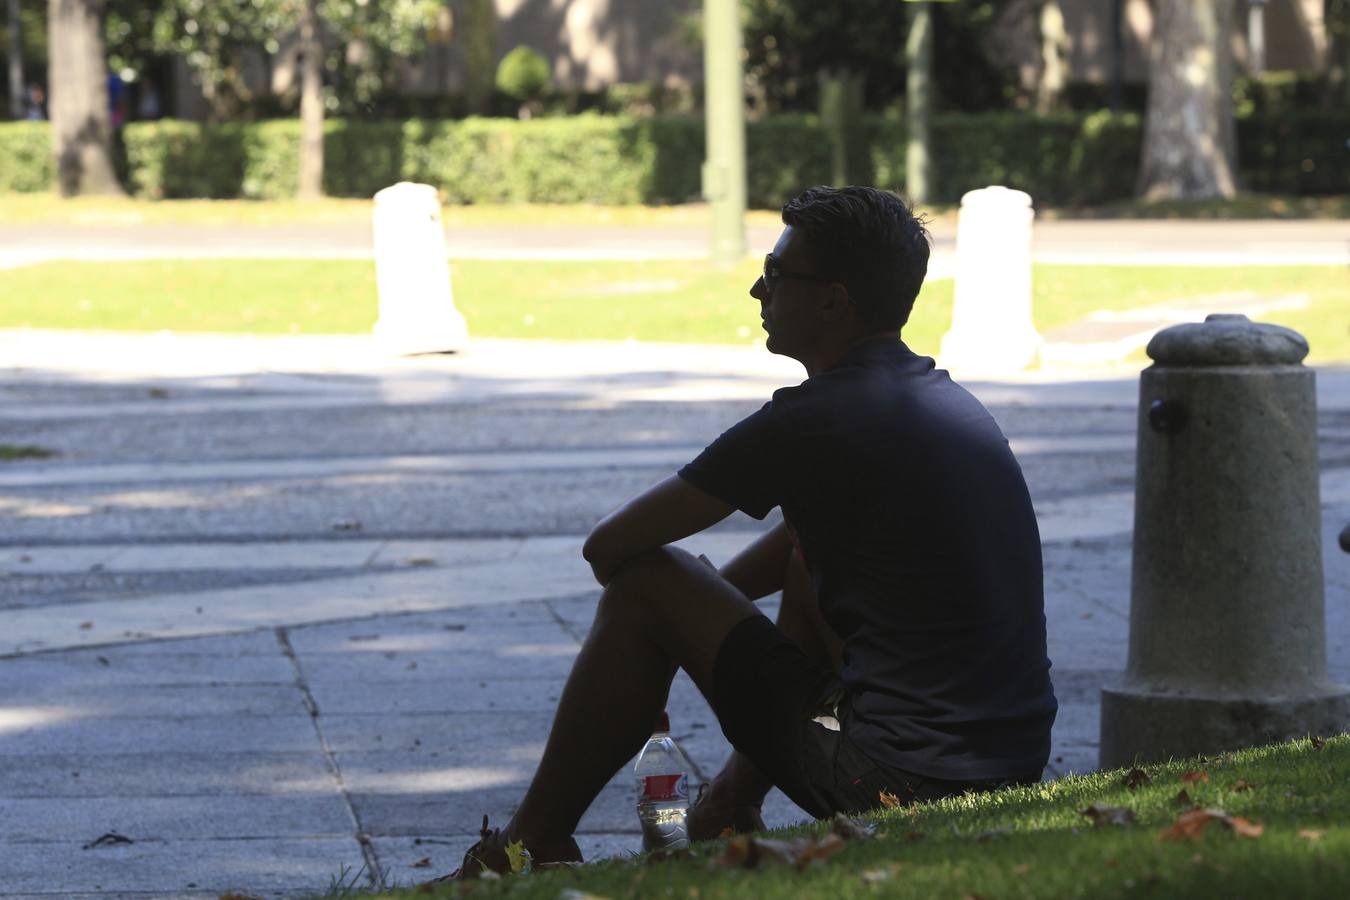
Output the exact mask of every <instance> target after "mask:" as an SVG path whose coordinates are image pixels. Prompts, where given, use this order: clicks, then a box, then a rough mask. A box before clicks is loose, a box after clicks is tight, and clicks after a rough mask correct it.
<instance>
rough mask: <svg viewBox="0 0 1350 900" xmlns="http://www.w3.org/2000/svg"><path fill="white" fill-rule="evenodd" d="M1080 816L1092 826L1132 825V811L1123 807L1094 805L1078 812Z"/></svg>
mask: <svg viewBox="0 0 1350 900" xmlns="http://www.w3.org/2000/svg"><path fill="white" fill-rule="evenodd" d="M1078 814H1079V815H1080V816H1087V817H1088V818H1089V819H1091V820H1092V824H1093V825H1094V826H1098V827H1100V826H1102V825H1133V824H1134V810H1132V809H1129V808H1127V807H1124V806H1105V805H1102V804H1098V803H1094V804H1092V805H1091V806H1089V807H1088V808H1087V809H1080V810H1079V811H1078Z"/></svg>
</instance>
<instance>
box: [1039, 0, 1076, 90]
mask: <svg viewBox="0 0 1350 900" xmlns="http://www.w3.org/2000/svg"><path fill="white" fill-rule="evenodd" d="M1068 56H1069V33H1068V31H1067V30H1065V28H1064V10H1062V9H1061V8H1060V5H1059V0H1044V2H1043V3H1042V4H1041V78H1040V81H1039V82H1038V83H1037V85H1036V112H1038V113H1040V114H1041V115H1045V114H1046V113H1049V112H1053V111H1054V110H1055V109H1056V108H1057V107H1058V106H1059V102H1060V98H1061V97H1062V96H1063V95H1064V85H1065V83H1066V82H1067V81H1068Z"/></svg>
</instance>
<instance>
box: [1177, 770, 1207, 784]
mask: <svg viewBox="0 0 1350 900" xmlns="http://www.w3.org/2000/svg"><path fill="white" fill-rule="evenodd" d="M1181 783H1182V784H1209V773H1208V772H1206V771H1204V770H1203V769H1201V770H1200V771H1198V772H1182V773H1181Z"/></svg>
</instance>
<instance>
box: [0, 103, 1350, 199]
mask: <svg viewBox="0 0 1350 900" xmlns="http://www.w3.org/2000/svg"><path fill="white" fill-rule="evenodd" d="M864 124H865V133H866V137H867V141H868V145H869V153H868V159H869V171H868V172H867V173H866V177H867V180H869V181H870V182H871V183H873V184H876V185H879V186H881V187H889V188H903V186H904V183H905V128H904V123H903V121H900V120H898V119H894V118H883V117H871V118H868V119H866V120H865V123H864ZM49 134H50V132H49V129H48V126H47V123H45V122H15V123H0V159H3V160H4V162H3V164H2V165H0V190H11V191H38V190H47V189H50V187H51V185H52V183H53V178H54V173H53V171H52V168H53V167H52V162H51V151H50V145H49V140H50V138H49ZM932 134H933V148H932V152H933V158H934V160H935V163H936V165H935V166H934V169H935V172H934V180H935V184H934V196H933V200H934V201H935V202H948V203H950V202H956V201H957V200H959V199H960V198H961V195H962V194H963V193H965V192H966V191H968V190H972V189H974V188H979V187H984V186H986V185H990V184H1003V185H1006V186H1008V187H1011V188H1017V189H1020V190H1024V191H1026V192H1027V193H1029V194H1031V196H1032V197H1033V198H1034V200H1035V202H1036V204H1037V205H1084V204H1100V203H1107V202H1111V201H1113V200H1121V199H1125V198H1128V197H1130V196H1132V194H1133V192H1134V183H1135V179H1136V175H1137V171H1138V165H1139V143H1140V140H1141V139H1142V123H1141V120H1140V117H1139V116H1138V115H1136V114H1133V113H1124V114H1112V113H1109V112H1105V111H1103V112H1097V113H1092V114H1088V115H1083V114H1078V113H1064V114H1058V115H1052V116H1033V115H1029V114H1026V113H1008V112H998V113H978V114H977V113H960V114H949V115H942V116H937V117H935V118H934V120H933V126H932ZM122 136H123V142H124V144H125V148H126V149H125V153H126V171H127V182H128V187H129V188H130V190H131V191H132V193H134V194H136V195H138V196H141V197H150V198H172V197H250V198H284V197H291V196H294V194H295V187H296V180H297V170H298V168H299V156H300V123H299V122H298V121H297V120H295V119H275V120H271V121H265V122H256V123H248V124H229V125H216V126H206V125H202V124H199V123H195V122H177V121H172V120H163V121H159V122H143V123H142V122H138V123H133V124H131V125H128V126H126V128H124V129H123V130H122ZM1238 137H1239V140H1238V145H1239V154H1240V170H1241V177H1242V181H1243V184H1244V185H1245V186H1246V187H1247V188H1248V189H1250V190H1254V191H1261V192H1268V193H1284V194H1335V193H1350V149H1347V144H1346V140H1347V138H1350V116H1348V115H1346V114H1343V113H1342V114H1338V115H1334V116H1333V115H1328V114H1320V113H1305V114H1288V113H1285V114H1282V115H1280V116H1275V117H1272V116H1261V117H1253V118H1249V119H1244V120H1241V121H1239V123H1238ZM703 152H704V133H703V122H702V120H700V119H697V118H691V117H685V116H666V117H649V118H638V119H629V118H620V117H614V116H599V115H583V116H574V117H570V118H558V119H536V120H533V121H528V122H520V121H516V120H514V119H463V120H447V119H411V120H408V121H405V122H394V121H361V120H342V119H330V120H328V121H327V122H326V123H325V125H324V157H325V166H324V190H325V191H326V192H327V193H328V194H330V195H332V196H337V197H370V196H371V195H373V194H374V193H375V192H376V191H378V190H379V189H380V188H383V187H386V186H388V185H391V184H393V183H395V182H397V181H420V182H424V183H427V184H432V185H435V186H436V187H438V188H439V189H440V190H441V192H442V194H443V196H444V197H445V199H446V200H447V202H450V203H515V202H531V203H578V202H582V203H601V204H626V203H681V202H685V201H689V200H694V199H697V198H698V196H699V194H700V192H701V191H700V189H701V185H700V169H701V167H702V163H703ZM746 161H747V179H748V185H747V189H748V199H749V202H750V205H751V206H753V207H759V208H775V207H777V206H779V205H781V204H782V203H783V201H784V200H785V199H787V198H788V197H790V196H792V195H793V194H795V193H797V192H798V191H800V190H802V189H803V188H806V187H810V186H811V185H814V184H823V183H826V182H828V181H829V179H830V144H829V140H828V138H827V137H826V135H825V132H824V130H823V129H822V128H821V127H820V125H819V123H818V122H817V120H816V119H815V118H814V117H811V116H776V117H772V118H768V119H764V120H760V121H755V122H750V123H749V124H748V126H747V129H746Z"/></svg>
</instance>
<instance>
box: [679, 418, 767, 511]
mask: <svg viewBox="0 0 1350 900" xmlns="http://www.w3.org/2000/svg"><path fill="white" fill-rule="evenodd" d="M778 418H779V416H778V414H777V410H776V409H775V407H774V404H773V403H772V402H770V403H766V404H764V406H763V407H761V408H760V409H759V411H758V412H755V413H753V414H751V415H750V416H747V417H746V418H744V419H742V420H741V421H739V422H737V423H736V424H735V425H733V426H731V427H730V428H728V429H727V430H726V431H724V432H723V433H722V434H721V436H720V437H718V438H717V440H715V441H713V442H712V443H711V444H709V445H708V447H707V448H706V449H705V450H704V451H703V452H702V453H700V454H699V455H698V456H697V457H696V458H695V459H694V461H693V462H691V463H689V464H688V465H686V466H685V467H684V468H682V469H680V471H679V473H678V474H679V476H680V477H681V478H683V479H684V480H685V481H687V482H689V483H690V484H692V485H693V486H694V487H696V488H698V489H700V490H702V491H706V492H707V493H709V494H712V495H713V496H714V497H716V498H718V499H719V500H724V501H726V502H727V503H730V504H731V505H732V506H735V507H736V508H737V509H739V510H741V511H742V512H744V513H746V514H747V515H750V516H753V517H754V518H756V519H763V518H764V517H765V516H766V515H768V514H769V512H770V511H771V510H772V509H773V508H774V507H775V506H778V505H779V504H780V503H782V492H783V472H784V471H785V469H786V463H785V457H786V454H787V447H786V446H785V444H784V442H783V440H782V429H781V427H780V426H779V422H778Z"/></svg>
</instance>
